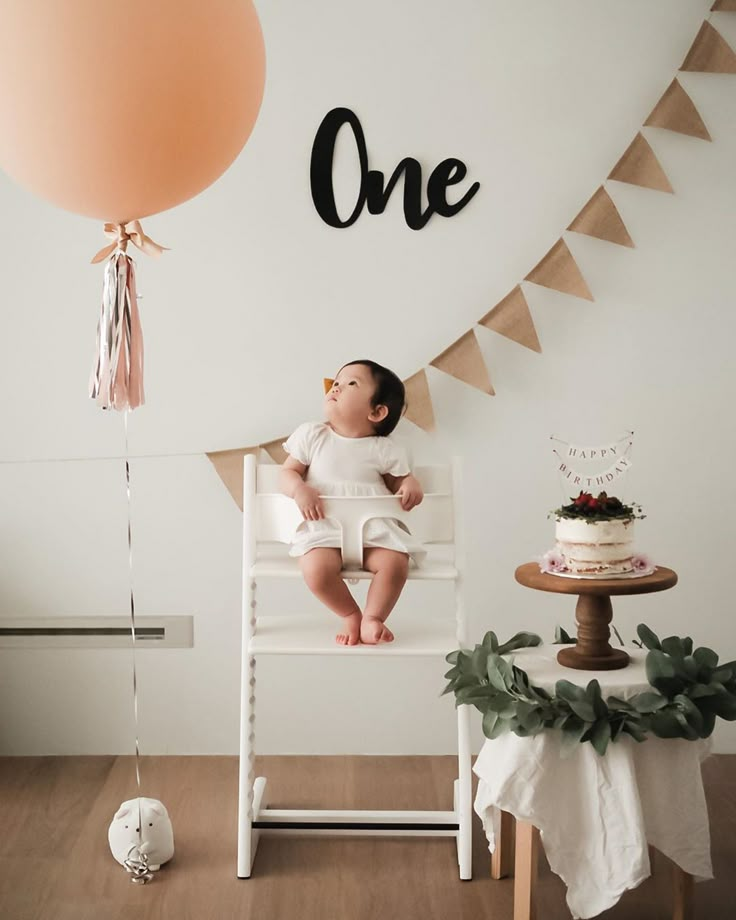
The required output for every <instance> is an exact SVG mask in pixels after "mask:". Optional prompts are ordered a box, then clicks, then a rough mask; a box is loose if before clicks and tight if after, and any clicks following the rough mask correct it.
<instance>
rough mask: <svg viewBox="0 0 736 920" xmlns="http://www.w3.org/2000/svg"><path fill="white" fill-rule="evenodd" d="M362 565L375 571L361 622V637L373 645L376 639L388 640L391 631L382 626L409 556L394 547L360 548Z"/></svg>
mask: <svg viewBox="0 0 736 920" xmlns="http://www.w3.org/2000/svg"><path fill="white" fill-rule="evenodd" d="M363 566H364V567H365V568H366V569H368V571H369V572H374V573H375V574H374V576H373V580H372V581H371V586H370V588H369V589H368V597H367V599H366V603H365V610H364V611H363V622H362V623H361V624H360V638H361V641H363V642H366V643H368V644H372V645H375V643H376V642H391V640H392V639H393V637H394V634H393V633H392V632H391V630H390V629H389V628H388V627H387V626H384V625H383V624H384V622H385V621H386V618H387V617H388V615H389V613H391V611H392V610H393V609H394V604H395V603H396V601H397V600H398V599H399V595H400V594H401V590H402V588H403V587H404V584H405V583H406V576H407V573H408V571H409V557H408V555H407V554H406V553H399V552H397V551H396V550H393V549H384V548H383V547H379V546H372V547H368V548H366V549H365V550H364V551H363Z"/></svg>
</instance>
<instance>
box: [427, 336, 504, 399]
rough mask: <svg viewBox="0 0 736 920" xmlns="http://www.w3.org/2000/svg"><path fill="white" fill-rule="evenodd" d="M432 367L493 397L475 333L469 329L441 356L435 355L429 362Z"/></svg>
mask: <svg viewBox="0 0 736 920" xmlns="http://www.w3.org/2000/svg"><path fill="white" fill-rule="evenodd" d="M431 364H432V367H436V368H437V370H440V371H444V372H445V373H446V374H450V375H451V376H452V377H457V379H458V380H462V382H463V383H469V384H470V386H471V387H477V389H479V390H482V391H483V392H484V393H488V394H489V395H490V396H494V395H495V393H494V390H493V387H492V386H491V381H490V378H489V376H488V368H487V367H486V365H485V362H484V361H483V355H482V354H481V351H480V346H479V345H478V339H476V337H475V332H474V331H473V330H472V329H470V330H469V331H468V332H466V333H465V335H463V336H460V338H459V339H458V340H457V341H456V342H453V343H452V345H450V347H449V348H446V349H445V350H444V351H443V352H442V354H441V355H437V357H436V358H435V359H434V361H432V362H431Z"/></svg>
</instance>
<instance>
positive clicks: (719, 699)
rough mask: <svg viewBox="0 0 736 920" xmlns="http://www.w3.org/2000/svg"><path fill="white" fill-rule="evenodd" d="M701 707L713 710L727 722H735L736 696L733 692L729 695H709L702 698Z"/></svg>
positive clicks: (705, 709) (704, 709) (709, 710)
mask: <svg viewBox="0 0 736 920" xmlns="http://www.w3.org/2000/svg"><path fill="white" fill-rule="evenodd" d="M700 708H701V710H703V711H705V712H712V713H713V714H714V715H717V716H719V717H720V718H721V719H725V720H726V721H727V722H733V721H734V719H736V696H732V695H731V694H729V695H728V696H723V695H721V694H718V696H709V697H708V698H707V699H704V700H702V702H701V705H700Z"/></svg>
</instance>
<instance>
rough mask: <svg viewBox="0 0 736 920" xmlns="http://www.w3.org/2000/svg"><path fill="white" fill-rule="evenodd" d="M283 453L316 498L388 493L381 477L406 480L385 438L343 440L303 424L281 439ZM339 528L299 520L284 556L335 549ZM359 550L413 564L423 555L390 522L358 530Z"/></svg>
mask: <svg viewBox="0 0 736 920" xmlns="http://www.w3.org/2000/svg"><path fill="white" fill-rule="evenodd" d="M283 447H284V450H285V451H286V452H287V453H288V454H289V455H290V456H292V457H293V458H294V459H295V460H298V461H299V463H304V464H305V465H306V466H307V473H306V476H305V481H306V482H308V483H309V485H310V486H312V487H313V488H315V489H317V491H318V492H319V493H320V495H390V494H391V490H390V489H389V488H388V487H387V486H386V483H385V482H384V481H383V479H382V476H383V474H384V473H390V474H391V475H392V476H406V475H407V474H408V473H409V472H410V469H409V461H408V459H407V457H406V452H405V451H404V450H403V448H401V447H400V446H399V445H398V444H396V443H395V442H394V441H392V440H391V439H390V438H389V437H379V436H377V435H372V436H369V437H366V438H346V437H344V436H343V435H340V434H338V433H337V432H336V431H333V429H332V428H330V426H329V425H327V424H326V423H325V422H305V423H304V424H303V425H300V426H299V427H298V428H297V429H296V431H295V432H294V433H293V434H292V435H291V437H290V438H288V439H287V440H286V441H284V444H283ZM341 545H342V544H341V531H340V526H339V524H338V523H337V522H336V521H331V520H330V519H329V518H325V519H322V520H319V521H302V522H301V524H299V526H298V527H297V529H296V532H295V533H294V536H293V538H292V541H291V548H290V550H289V555H290V556H302V555H304V553H307V552H309V551H310V550H312V549H316V548H318V547H336V548H339V547H340V546H341ZM363 546H366V547H373V546H378V547H383V548H384V549H392V550H395V551H396V552H400V553H407V554H408V555H409V557H410V560H411V563H412V564H413V565H418V564H420V563H421V560H422V559H423V558H424V556H425V555H426V551H425V550H424V548H423V547H422V545H421V543H419V542H418V541H417V540H416V539H414V538H413V537H412V535H411V533H409V530H408V528H407V527H406V526H405V525H404V524H403V523H402V522H400V521H397V520H394V519H392V518H373V519H371V520H369V521H367V522H366V524H365V526H364V528H363Z"/></svg>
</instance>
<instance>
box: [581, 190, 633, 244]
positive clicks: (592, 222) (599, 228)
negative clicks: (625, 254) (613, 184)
mask: <svg viewBox="0 0 736 920" xmlns="http://www.w3.org/2000/svg"><path fill="white" fill-rule="evenodd" d="M567 229H568V230H573V231H574V232H575V233H584V234H585V235H586V236H594V237H596V238H597V239H599V240H606V242H608V243H618V245H619V246H631V247H633V245H634V241H633V240H632V239H631V237H630V236H629V231H628V230H627V229H626V226H625V225H624V222H623V220H622V219H621V215H620V214H619V212H618V208H617V207H616V205H615V204H614V203H613V201H612V199H611V196H610V195H609V194H608V192H607V191H606V190H605V189H604V188H603V186H601V187H600V188H599V189H598V190H597V191H596V192H595V193H594V195H593V197H592V198H591V199H590V201H589V202H588V203H587V204H586V205H585V207H584V208H583V210H582V211H581V212H580V213H579V214H578V216H577V217H576V218H575V220H574V221H573V222H572V223H571V224H570V226H569V227H568V228H567Z"/></svg>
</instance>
